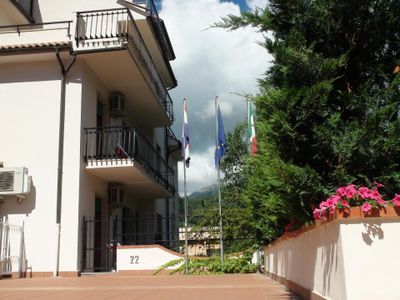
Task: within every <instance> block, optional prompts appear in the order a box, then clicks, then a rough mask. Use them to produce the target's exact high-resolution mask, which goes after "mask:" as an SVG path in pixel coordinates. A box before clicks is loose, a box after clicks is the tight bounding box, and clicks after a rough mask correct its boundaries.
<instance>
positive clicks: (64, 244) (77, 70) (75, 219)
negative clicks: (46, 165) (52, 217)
mask: <svg viewBox="0 0 400 300" xmlns="http://www.w3.org/2000/svg"><path fill="white" fill-rule="evenodd" d="M66 81H67V85H66V99H65V129H64V165H63V190H62V210H61V216H62V219H61V248H60V270H62V271H78V270H79V269H80V266H79V265H78V264H77V261H78V239H79V230H80V228H79V200H80V198H79V196H80V191H79V183H80V171H81V170H80V163H79V162H80V161H81V160H82V151H81V149H82V142H83V139H82V130H81V110H82V70H81V67H80V65H79V64H75V65H74V66H73V67H72V69H71V70H70V72H69V73H68V75H67V78H66Z"/></svg>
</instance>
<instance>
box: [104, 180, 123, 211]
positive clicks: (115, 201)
mask: <svg viewBox="0 0 400 300" xmlns="http://www.w3.org/2000/svg"><path fill="white" fill-rule="evenodd" d="M108 204H109V205H110V206H124V205H125V199H124V189H123V187H122V186H121V185H115V184H113V185H110V188H109V198H108Z"/></svg>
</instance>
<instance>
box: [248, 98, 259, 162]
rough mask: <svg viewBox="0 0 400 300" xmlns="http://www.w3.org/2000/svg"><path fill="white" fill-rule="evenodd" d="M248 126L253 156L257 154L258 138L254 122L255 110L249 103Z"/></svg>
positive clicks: (250, 150)
mask: <svg viewBox="0 0 400 300" xmlns="http://www.w3.org/2000/svg"><path fill="white" fill-rule="evenodd" d="M247 118H248V120H247V124H248V135H249V152H250V153H251V154H252V155H255V154H256V153H257V137H256V126H255V122H254V110H253V103H251V102H250V101H249V102H248V108H247Z"/></svg>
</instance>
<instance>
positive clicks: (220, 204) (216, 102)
mask: <svg viewBox="0 0 400 300" xmlns="http://www.w3.org/2000/svg"><path fill="white" fill-rule="evenodd" d="M215 149H216V151H217V149H218V96H217V97H215ZM217 182H218V206H219V235H220V237H219V241H220V242H219V244H220V250H221V266H222V267H223V266H224V239H223V230H222V199H221V177H220V172H219V163H218V165H217Z"/></svg>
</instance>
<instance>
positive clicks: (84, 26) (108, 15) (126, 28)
mask: <svg viewBox="0 0 400 300" xmlns="http://www.w3.org/2000/svg"><path fill="white" fill-rule="evenodd" d="M75 40H76V46H77V49H78V48H79V47H83V48H84V46H85V45H86V44H87V43H88V42H93V43H91V45H93V44H95V45H97V46H96V47H102V45H103V46H104V45H107V47H108V46H109V45H110V44H113V43H114V44H116V45H121V46H122V47H126V48H127V49H128V50H129V52H130V54H131V56H132V57H133V59H134V60H135V61H136V62H137V64H138V66H139V68H140V69H141V71H142V73H143V75H144V77H145V78H146V81H147V82H148V84H149V85H150V87H151V89H152V90H153V92H154V94H155V95H156V98H157V99H158V101H159V103H160V104H161V105H162V107H163V108H164V109H165V111H166V112H167V115H168V116H169V118H170V120H171V121H173V120H174V115H173V107H172V105H173V104H172V100H171V97H170V95H169V93H168V91H167V89H166V88H165V85H164V82H163V80H162V79H161V76H160V74H159V72H158V70H157V67H156V65H155V63H154V61H153V59H152V57H151V55H150V53H149V50H148V49H147V47H146V44H145V43H144V40H143V38H142V36H141V34H140V32H139V29H138V28H137V25H136V23H135V20H134V19H133V16H132V14H131V12H130V10H129V9H126V8H123V9H119V8H118V9H107V10H96V11H85V12H78V13H77V22H76V35H75ZM102 41H103V43H104V44H103V43H102ZM104 47H105V46H104ZM83 50H84V49H83ZM78 51H79V50H78Z"/></svg>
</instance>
